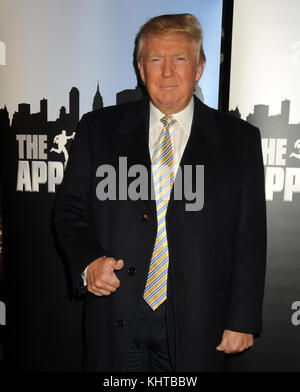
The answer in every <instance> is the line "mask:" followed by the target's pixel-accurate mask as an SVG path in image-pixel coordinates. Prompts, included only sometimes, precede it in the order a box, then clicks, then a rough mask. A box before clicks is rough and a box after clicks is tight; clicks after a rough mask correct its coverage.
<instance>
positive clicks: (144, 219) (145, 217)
mask: <svg viewBox="0 0 300 392" xmlns="http://www.w3.org/2000/svg"><path fill="white" fill-rule="evenodd" d="M140 218H141V221H142V222H146V220H147V219H149V216H148V214H146V213H144V214H143V215H141V216H140Z"/></svg>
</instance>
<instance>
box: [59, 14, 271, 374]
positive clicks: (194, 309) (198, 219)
mask: <svg viewBox="0 0 300 392" xmlns="http://www.w3.org/2000/svg"><path fill="white" fill-rule="evenodd" d="M136 53H137V63H138V68H139V72H140V77H141V79H142V81H143V82H144V83H145V86H146V89H147V91H148V94H149V98H150V102H149V100H148V99H146V98H145V99H143V100H141V101H138V102H134V103H128V104H125V105H120V106H117V107H107V108H104V109H102V110H100V111H96V112H92V113H89V114H86V115H84V116H83V118H82V120H81V121H80V124H79V126H78V131H77V134H76V137H75V140H74V142H73V146H72V151H71V155H70V158H69V162H68V166H67V168H66V172H65V177H64V181H63V183H62V185H61V188H60V191H59V194H58V198H57V203H56V208H55V218H54V223H55V227H56V230H57V234H58V237H59V239H60V242H61V244H62V247H63V248H64V250H65V252H66V255H67V257H68V261H69V265H70V270H71V274H72V280H73V285H74V289H75V290H76V289H78V287H80V283H79V282H82V280H81V276H82V273H83V271H84V275H83V278H84V280H86V282H85V283H86V284H87V290H88V294H87V295H86V297H85V300H86V303H85V305H86V307H85V347H86V351H85V369H86V370H93V371H215V370H221V369H222V361H223V358H224V353H236V352H241V351H243V350H245V349H247V348H249V347H251V346H252V345H253V334H255V333H260V332H261V331H262V299H263V291H264V276H265V253H266V219H265V196H264V172H263V164H262V154H261V145H260V134H259V130H258V129H257V128H255V127H253V126H251V125H250V124H248V123H246V122H244V121H242V120H239V119H236V118H233V117H231V116H229V115H227V114H224V113H221V112H218V111H215V110H213V109H211V108H208V107H207V106H205V105H204V104H203V103H201V102H200V101H199V100H198V99H197V98H196V97H195V96H193V91H194V88H195V86H196V84H197V82H198V81H199V79H200V78H201V75H202V72H203V68H204V63H205V55H204V51H203V47H202V31H201V28H200V25H199V22H198V20H197V19H196V18H195V17H193V16H192V15H190V14H181V15H163V16H158V17H156V18H152V19H151V20H150V21H148V22H147V23H146V24H145V25H144V26H143V27H142V28H141V30H140V32H139V34H138V36H137V51H136ZM161 118H163V121H162V122H163V124H164V125H163V124H162V123H161V121H160V119H161ZM120 157H123V158H124V157H126V159H127V160H126V163H127V165H128V168H130V167H133V165H140V166H143V167H145V168H146V169H147V173H149V174H150V175H149V180H148V185H149V189H150V188H151V185H152V190H154V194H155V196H154V197H152V198H151V195H150V191H149V193H148V197H146V198H143V199H145V200H141V199H138V200H131V199H130V198H129V197H128V195H129V192H128V194H127V195H126V196H127V197H124V194H123V195H122V197H121V196H120V192H121V186H120V187H119V188H120V189H119V195H118V197H116V198H115V197H113V192H112V193H111V194H110V195H111V196H112V197H110V198H108V199H105V197H102V196H101V195H100V196H99V189H100V188H99V184H100V183H101V181H103V177H105V176H104V171H103V168H107V167H113V168H115V171H116V177H115V180H116V184H120V183H121V182H122V181H124V179H123V178H122V176H123V177H124V175H123V174H122V173H123V169H122V167H119V162H120V159H119V158H120ZM188 166H189V167H193V168H194V169H195V168H196V167H197V166H198V167H200V166H203V167H204V189H203V191H204V205H203V207H202V208H198V209H194V210H188V208H187V203H188V202H190V200H187V197H186V194H185V192H182V198H181V199H176V198H175V197H174V188H175V187H176V184H177V182H178V181H179V180H180V176H179V174H178V173H179V172H180V173H183V174H182V176H183V177H182V178H183V180H182V183H183V184H185V185H184V187H188V188H190V189H188V190H190V191H191V189H192V188H193V189H194V188H195V187H196V189H198V188H197V181H198V180H199V178H195V176H194V177H193V178H192V180H190V181H185V177H184V176H185V170H184V169H185V168H186V167H188ZM135 167H136V166H135ZM195 172H196V173H197V171H195V170H194V172H193V173H194V174H195ZM126 175H127V173H126ZM100 177H101V178H102V180H101V181H100V179H99V178H100ZM127 181H128V184H127V185H128V189H129V188H130V186H131V185H132V184H133V181H134V179H133V178H130V177H128V178H127ZM102 185H103V183H102ZM102 185H101V186H102ZM107 186H108V188H109V187H110V185H109V184H107ZM101 189H102V194H103V192H104V188H101ZM184 190H186V189H184ZM100 193H101V192H100ZM103 199H105V200H103Z"/></svg>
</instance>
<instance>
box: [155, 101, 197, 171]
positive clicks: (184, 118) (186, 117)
mask: <svg viewBox="0 0 300 392" xmlns="http://www.w3.org/2000/svg"><path fill="white" fill-rule="evenodd" d="M164 115H165V114H164V113H162V112H161V111H160V110H159V109H157V108H156V107H155V106H154V105H153V104H152V103H151V102H150V122H149V151H150V157H151V158H152V155H153V151H154V145H155V143H156V142H157V141H158V139H159V136H160V134H161V131H162V129H163V124H162V122H161V121H160V119H161V118H162V117H163V116H164ZM193 115H194V98H193V97H192V99H191V100H190V103H189V104H188V105H187V106H186V107H185V108H184V109H183V110H181V111H180V112H178V113H175V114H172V116H173V117H174V118H175V119H176V120H177V122H176V123H175V124H174V125H172V126H171V127H170V129H169V132H170V136H171V142H172V148H173V162H174V178H175V176H176V173H177V169H178V166H179V163H180V161H181V157H182V154H183V151H184V149H185V146H186V143H187V141H188V138H189V136H190V133H191V127H192V121H193Z"/></svg>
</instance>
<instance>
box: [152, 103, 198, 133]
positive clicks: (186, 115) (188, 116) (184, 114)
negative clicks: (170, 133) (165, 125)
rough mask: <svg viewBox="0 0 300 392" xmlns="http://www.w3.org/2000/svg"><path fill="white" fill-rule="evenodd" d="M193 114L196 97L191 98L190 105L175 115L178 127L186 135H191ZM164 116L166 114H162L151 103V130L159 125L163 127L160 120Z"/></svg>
mask: <svg viewBox="0 0 300 392" xmlns="http://www.w3.org/2000/svg"><path fill="white" fill-rule="evenodd" d="M193 114H194V97H192V98H191V100H190V102H189V104H188V105H187V106H186V107H185V108H184V109H183V110H181V111H180V112H178V113H175V114H174V115H173V116H174V117H175V118H176V120H177V122H178V125H179V126H180V127H181V128H182V129H183V131H184V133H186V134H189V133H190V131H191V126H192V121H193ZM163 116H164V113H162V112H161V111H160V110H159V109H158V108H157V107H156V106H154V105H153V103H152V102H151V101H150V128H151V127H154V126H155V125H156V124H158V123H159V124H160V125H162V124H161V122H160V119H161V118H162V117H163ZM175 125H176V124H175ZM171 129H172V128H171Z"/></svg>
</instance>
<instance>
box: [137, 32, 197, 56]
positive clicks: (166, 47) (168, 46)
mask: <svg viewBox="0 0 300 392" xmlns="http://www.w3.org/2000/svg"><path fill="white" fill-rule="evenodd" d="M192 51H195V42H194V41H193V40H191V39H190V38H188V37H187V36H186V35H184V34H182V33H169V34H163V35H151V36H148V37H147V38H146V39H145V42H144V47H143V55H144V56H148V55H150V54H151V53H153V52H154V53H156V52H157V53H169V52H171V53H173V52H192Z"/></svg>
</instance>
